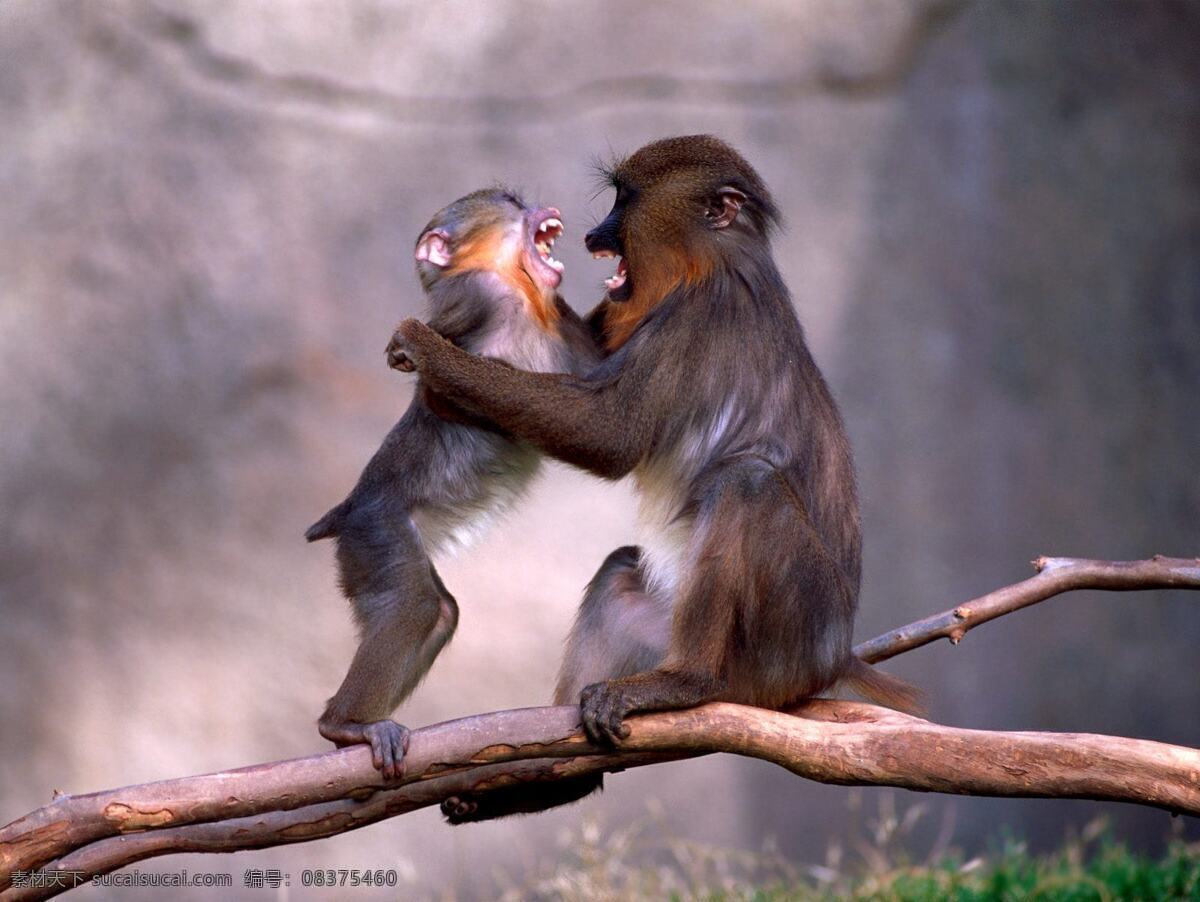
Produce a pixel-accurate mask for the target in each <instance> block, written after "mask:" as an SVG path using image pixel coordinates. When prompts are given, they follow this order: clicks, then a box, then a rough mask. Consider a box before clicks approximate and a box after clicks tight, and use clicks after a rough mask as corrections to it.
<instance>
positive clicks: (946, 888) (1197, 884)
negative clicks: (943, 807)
mask: <svg viewBox="0 0 1200 902" xmlns="http://www.w3.org/2000/svg"><path fill="white" fill-rule="evenodd" d="M922 813H923V809H922V808H920V807H919V806H913V807H912V808H910V809H909V810H908V811H906V812H904V813H903V815H902V816H901V815H899V814H897V812H896V810H895V806H894V802H893V801H891V800H885V804H884V805H883V806H881V812H880V815H879V816H878V817H877V818H874V819H870V820H867V821H866V822H865V823H864V824H862V825H861V828H860V835H859V836H857V837H856V838H854V839H853V840H852V841H851V843H850V845H851V847H852V848H853V850H854V851H853V854H849V855H847V854H844V853H843V851H842V849H841V846H840V845H838V844H836V843H833V844H831V846H830V849H829V854H828V855H827V856H826V861H825V863H824V864H821V865H808V866H806V865H803V864H800V863H797V862H793V861H789V860H788V859H787V858H785V857H784V856H782V855H781V854H780V853H779V852H778V851H777V850H775V849H772V848H767V849H764V850H763V851H761V852H755V853H750V852H743V851H737V850H730V849H718V848H713V847H709V846H704V845H702V844H698V843H694V842H690V841H687V840H681V839H677V838H673V837H672V836H671V835H670V833H669V831H667V830H665V829H664V825H663V823H662V821H661V820H660V819H659V818H657V817H655V816H651V817H650V818H649V819H647V820H646V821H643V822H642V823H640V824H638V825H635V826H633V827H629V828H626V829H624V830H619V831H612V832H609V833H605V832H603V831H601V830H600V829H599V827H597V826H596V824H594V823H588V824H585V825H584V826H583V827H582V828H581V829H580V830H578V831H573V832H572V833H571V834H569V835H565V836H564V837H563V838H562V841H561V845H562V852H563V853H564V854H563V856H562V857H561V858H559V859H558V861H557V863H556V864H555V865H554V867H553V868H552V869H551V870H549V871H547V872H545V873H543V874H541V875H540V876H538V877H536V878H535V879H533V880H528V881H519V883H518V884H512V883H509V884H508V886H507V889H508V891H507V892H506V893H505V895H504V898H506V899H510V900H555V902H592V900H605V902H608V900H635V899H636V900H642V899H669V900H679V902H693V900H695V902H701V900H702V902H831V900H842V899H848V900H856V902H875V900H881V902H883V900H886V902H935V900H936V902H941V900H945V899H949V900H954V902H1024V900H1037V899H1042V900H1065V902H1107V900H1138V902H1141V900H1167V899H1170V900H1177V899H1184V900H1194V902H1200V843H1191V844H1188V843H1185V842H1183V841H1182V840H1180V839H1175V840H1173V841H1172V842H1171V843H1170V845H1169V847H1168V849H1167V851H1166V853H1165V854H1163V855H1162V856H1161V857H1154V858H1152V857H1149V856H1146V855H1140V854H1136V853H1134V852H1131V851H1129V850H1128V849H1127V848H1126V847H1124V846H1123V845H1121V844H1120V843H1118V842H1115V841H1113V840H1112V839H1111V837H1110V836H1109V834H1108V831H1107V828H1106V826H1105V824H1104V822H1103V821H1097V822H1095V823H1092V824H1089V825H1088V826H1087V827H1086V828H1084V830H1083V831H1082V833H1081V834H1080V835H1079V836H1072V837H1068V838H1067V839H1066V840H1065V841H1064V843H1063V845H1062V846H1061V847H1060V848H1059V849H1058V850H1057V851H1056V852H1054V853H1052V854H1049V855H1031V854H1029V852H1028V851H1027V849H1026V847H1025V845H1024V844H1023V843H1020V842H1016V841H1012V840H1010V841H1007V842H1005V843H1003V844H1000V845H998V846H997V847H996V848H995V850H994V851H992V852H990V853H988V854H986V855H979V856H976V857H973V858H971V859H969V860H966V859H964V857H963V856H962V855H960V854H959V853H957V852H955V851H953V850H952V849H951V848H950V847H949V846H948V843H946V842H942V843H937V844H935V848H934V849H933V850H931V851H930V852H929V853H928V854H927V856H926V860H925V861H923V862H917V861H914V860H913V858H912V854H911V852H910V847H911V846H912V845H913V842H912V839H913V828H914V827H915V825H916V823H917V821H919V820H920V818H921V816H922ZM944 832H945V833H946V834H947V836H946V839H948V833H949V831H944ZM1176 835H1177V836H1178V835H1179V834H1176ZM501 882H502V883H504V882H505V881H501Z"/></svg>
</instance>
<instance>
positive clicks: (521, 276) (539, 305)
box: [447, 235, 559, 332]
mask: <svg viewBox="0 0 1200 902" xmlns="http://www.w3.org/2000/svg"><path fill="white" fill-rule="evenodd" d="M447 272H448V273H450V274H451V275H457V274H459V273H466V272H490V273H494V274H495V275H497V276H499V277H500V278H501V279H503V280H504V281H505V283H506V284H508V286H509V287H510V288H512V290H513V291H514V292H516V293H517V294H518V295H519V296H520V297H521V298H522V300H524V302H525V309H526V310H528V311H529V315H530V316H531V317H532V318H533V320H534V322H536V323H537V324H538V325H539V326H540V327H541V328H542V329H543V330H545V331H546V332H557V331H558V320H559V311H558V307H557V306H556V305H555V303H554V295H553V293H551V294H550V296H549V297H547V296H546V295H545V294H543V293H542V291H540V290H539V289H538V286H537V284H536V283H535V282H534V281H533V278H532V277H531V276H530V275H529V273H528V272H526V270H525V267H524V266H523V265H522V263H521V253H520V251H517V252H509V251H507V249H506V248H505V247H504V246H503V242H502V241H501V239H500V237H499V236H497V235H485V236H483V237H482V238H479V239H476V240H475V241H472V242H469V243H467V244H464V245H463V246H462V247H460V248H458V249H457V250H456V251H455V252H454V258H453V261H452V262H451V264H450V267H449V268H448V270H447Z"/></svg>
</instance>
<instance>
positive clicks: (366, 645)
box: [317, 528, 458, 779]
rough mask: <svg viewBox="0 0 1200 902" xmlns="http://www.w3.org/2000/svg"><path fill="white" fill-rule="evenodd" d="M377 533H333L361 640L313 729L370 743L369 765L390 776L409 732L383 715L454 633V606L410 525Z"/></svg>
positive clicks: (341, 740)
mask: <svg viewBox="0 0 1200 902" xmlns="http://www.w3.org/2000/svg"><path fill="white" fill-rule="evenodd" d="M384 532H385V531H382V530H376V529H372V530H371V531H370V533H369V534H368V533H365V532H363V533H360V532H356V531H354V530H352V529H348V530H347V531H346V532H344V533H343V534H342V535H341V536H340V537H339V547H338V557H339V562H340V564H341V569H342V580H343V583H344V584H345V586H346V589H347V592H348V593H351V594H350V600H351V602H352V603H353V605H354V608H355V614H356V616H357V619H358V621H359V625H360V632H361V641H360V644H359V646H358V651H357V652H355V654H354V660H353V661H352V662H351V663H350V670H349V672H348V673H347V674H346V678H345V679H344V680H343V681H342V685H341V688H339V689H338V691H337V694H336V695H334V697H333V698H332V699H330V700H329V703H328V705H327V706H326V708H325V713H323V714H322V715H321V718H320V720H319V721H318V722H317V728H318V730H319V731H320V733H321V735H322V736H324V737H325V738H326V739H329V740H330V741H332V742H334V743H336V744H337V745H338V746H344V745H352V744H355V743H365V744H368V745H370V746H371V759H372V761H373V762H374V764H375V766H376V767H377V768H379V770H380V771H382V773H383V775H384V777H385V778H387V779H393V778H395V777H398V776H399V775H400V773H401V772H402V769H403V765H402V761H403V758H404V753H405V751H406V750H407V748H408V736H409V731H408V728H407V727H403V726H401V725H400V724H398V723H396V722H394V721H392V720H389V719H388V715H390V714H391V713H392V712H393V711H394V710H395V709H396V707H397V706H398V705H399V704H400V703H401V702H402V701H404V699H405V698H407V697H408V696H409V694H410V693H411V692H412V691H413V689H415V688H416V686H417V684H418V683H419V682H420V681H421V679H422V677H424V676H425V673H426V672H427V671H428V670H429V668H430V666H431V665H432V664H433V661H434V659H435V658H436V657H437V656H438V653H439V652H441V650H442V648H443V647H444V646H445V645H446V643H447V642H448V641H449V640H450V637H451V636H452V635H453V634H454V629H455V627H456V626H457V625H458V605H457V604H456V603H455V601H454V598H453V596H451V595H450V593H449V592H447V591H446V587H445V586H444V585H443V584H442V581H441V579H440V578H439V577H438V575H437V571H436V570H434V568H433V565H432V563H430V561H429V559H428V557H427V556H426V555H425V552H424V550H423V549H422V548H421V546H420V543H419V540H418V539H417V537H416V535H415V532H413V531H412V530H411V528H408V529H406V530H405V531H403V532H402V533H401V534H399V535H397V534H394V533H391V534H388V535H387V536H386V541H384V540H383V538H384V535H383V533H384ZM387 532H390V531H387ZM368 538H369V539H370V541H368Z"/></svg>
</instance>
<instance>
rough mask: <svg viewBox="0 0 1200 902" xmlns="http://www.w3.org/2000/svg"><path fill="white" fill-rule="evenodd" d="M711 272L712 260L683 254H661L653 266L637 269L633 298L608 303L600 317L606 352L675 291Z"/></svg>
mask: <svg viewBox="0 0 1200 902" xmlns="http://www.w3.org/2000/svg"><path fill="white" fill-rule="evenodd" d="M711 271H712V261H711V260H710V259H708V258H707V257H699V258H698V257H695V256H691V255H688V254H684V253H674V254H661V255H659V256H658V257H657V263H656V265H654V266H652V267H646V268H645V269H643V268H642V267H638V271H637V273H636V275H635V277H634V282H633V295H632V296H631V297H630V298H629V300H627V301H622V302H620V303H611V304H609V306H608V309H607V310H606V312H605V315H604V346H605V349H606V350H608V351H609V352H610V353H611V352H612V351H615V350H617V349H618V348H619V347H621V345H623V344H625V342H627V341H629V338H630V336H632V335H633V333H634V330H636V329H637V327H638V326H639V325H640V324H641V322H642V320H644V319H645V318H646V317H647V316H649V315H650V312H651V311H652V310H654V308H655V307H657V306H658V305H659V304H661V303H662V302H663V301H664V300H665V299H666V297H667V295H669V294H670V293H671V292H672V291H674V290H675V289H676V288H679V287H682V286H685V285H693V284H695V283H696V282H699V281H700V280H701V279H703V278H704V277H705V276H707V275H708V274H709V273H710V272H711Z"/></svg>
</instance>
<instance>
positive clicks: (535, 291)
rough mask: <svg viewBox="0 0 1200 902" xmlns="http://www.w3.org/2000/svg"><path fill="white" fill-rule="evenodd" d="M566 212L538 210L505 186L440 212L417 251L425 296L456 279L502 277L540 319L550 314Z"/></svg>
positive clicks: (558, 279) (559, 276)
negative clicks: (557, 249) (555, 253)
mask: <svg viewBox="0 0 1200 902" xmlns="http://www.w3.org/2000/svg"><path fill="white" fill-rule="evenodd" d="M561 215H562V214H561V213H559V212H558V210H556V209H555V208H554V207H542V208H533V207H530V206H528V205H527V204H526V203H525V202H524V201H523V200H522V199H521V198H520V197H519V196H518V195H517V194H516V193H514V192H512V191H510V190H508V189H506V188H484V189H482V190H480V191H474V192H472V193H471V194H468V195H467V196H466V197H461V198H459V199H458V200H456V201H455V202H454V203H452V204H450V205H449V206H447V207H445V208H443V209H442V210H439V211H438V212H437V213H436V214H435V215H434V217H433V219H431V220H430V221H429V224H428V225H427V226H425V228H424V229H422V230H421V236H420V237H419V238H418V239H417V245H416V248H415V249H414V251H413V254H414V256H415V257H416V260H417V275H418V276H419V277H420V279H421V285H422V286H423V287H424V288H425V291H426V292H432V291H433V290H434V289H435V288H436V287H437V286H438V284H439V283H441V282H442V281H443V280H445V279H447V278H448V277H451V276H459V275H466V274H482V275H484V276H486V277H489V278H492V279H495V278H498V279H499V280H500V281H501V283H502V284H503V285H504V286H505V287H506V288H508V289H511V290H512V291H514V292H516V293H518V294H519V295H521V296H522V297H524V298H525V299H526V300H527V301H528V302H529V303H530V304H531V305H532V306H533V308H534V312H535V313H536V314H537V315H538V316H539V317H542V316H550V315H551V311H553V310H554V304H553V298H554V297H555V292H556V290H557V288H558V285H559V283H560V282H561V281H562V273H563V265H562V263H561V262H560V261H559V260H556V259H554V257H553V256H552V254H551V251H552V250H553V248H554V242H555V240H556V239H557V238H558V236H559V235H561V234H562V228H563V225H562V220H561V219H560V217H561Z"/></svg>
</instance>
